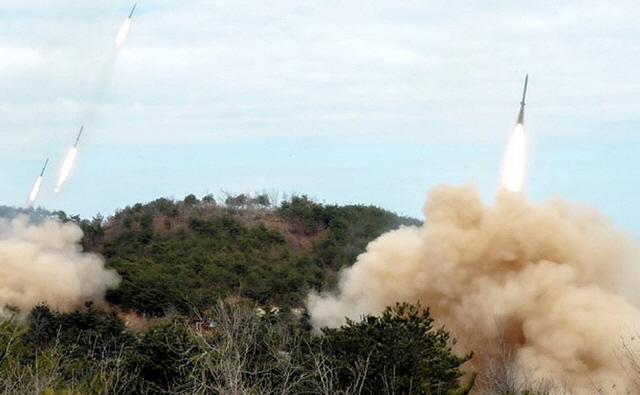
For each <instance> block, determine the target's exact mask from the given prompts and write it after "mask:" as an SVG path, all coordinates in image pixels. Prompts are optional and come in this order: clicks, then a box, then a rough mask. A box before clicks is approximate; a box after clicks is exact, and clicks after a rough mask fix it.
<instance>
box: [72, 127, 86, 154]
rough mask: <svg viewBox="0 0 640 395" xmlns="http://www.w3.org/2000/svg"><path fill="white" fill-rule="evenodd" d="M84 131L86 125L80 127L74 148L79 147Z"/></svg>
mask: <svg viewBox="0 0 640 395" xmlns="http://www.w3.org/2000/svg"><path fill="white" fill-rule="evenodd" d="M82 129H84V125H82V126H80V131H79V132H78V137H76V142H75V143H74V144H73V148H76V147H77V146H78V141H80V135H81V134H82Z"/></svg>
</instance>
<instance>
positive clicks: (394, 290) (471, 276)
mask: <svg viewBox="0 0 640 395" xmlns="http://www.w3.org/2000/svg"><path fill="white" fill-rule="evenodd" d="M423 211H424V214H425V217H426V221H425V224H424V226H423V227H420V228H416V227H404V228H400V229H398V230H395V231H392V232H389V233H386V234H384V235H382V236H380V237H379V238H378V239H377V240H374V241H373V242H371V243H370V244H369V246H368V247H367V250H366V252H365V253H363V254H361V255H360V256H359V257H358V259H357V262H356V263H355V264H354V265H353V266H352V267H350V268H348V269H346V270H344V271H343V272H342V273H341V279H340V282H339V287H338V290H337V292H336V293H335V294H323V295H318V294H310V295H309V297H308V301H307V304H308V308H309V311H310V314H311V318H312V322H313V324H314V325H315V326H316V327H321V326H331V327H336V326H339V325H341V324H343V323H344V317H349V318H351V319H358V318H360V317H361V316H362V315H363V314H377V313H379V312H381V311H382V310H383V309H384V307H385V306H388V305H392V304H393V303H395V302H403V301H406V302H411V303H415V302H416V301H420V302H421V304H422V305H423V306H428V307H430V308H431V312H432V315H433V316H434V318H435V319H436V320H437V321H438V322H440V323H442V324H444V325H445V326H446V327H447V329H449V330H451V331H452V332H453V334H454V336H455V337H456V338H457V339H458V340H459V343H458V346H459V347H460V350H461V351H462V350H464V351H467V350H475V351H476V352H477V353H476V357H475V358H474V360H475V363H476V368H477V369H479V370H480V372H481V373H482V371H483V368H484V367H486V366H487V362H488V361H491V359H492V358H496V357H498V355H497V353H498V352H499V349H500V342H501V341H504V342H505V346H506V349H507V350H508V352H509V353H510V355H512V356H513V359H514V363H515V364H516V365H517V367H518V368H520V370H521V371H527V372H532V373H531V374H532V375H533V376H532V377H530V378H534V379H539V380H542V379H544V380H553V381H554V382H555V383H556V384H566V385H568V386H569V387H572V388H573V390H572V391H573V392H572V393H576V394H583V393H592V392H593V390H594V388H595V387H596V386H602V388H611V387H610V386H611V385H613V384H614V383H615V385H616V388H617V389H618V390H619V391H621V392H620V393H626V392H625V391H626V390H631V389H632V388H635V387H633V385H634V383H633V380H632V379H631V378H630V377H629V375H628V372H627V371H625V367H623V365H625V363H626V362H625V361H624V360H623V359H621V358H620V352H619V351H620V349H621V347H622V342H623V341H624V342H626V344H630V342H631V334H636V333H640V332H639V330H640V311H639V310H638V309H637V308H636V307H635V306H634V303H633V298H632V297H631V296H630V295H631V293H630V292H625V291H627V290H628V289H630V288H631V287H629V286H630V285H633V284H634V283H635V284H636V285H637V279H638V277H637V276H635V277H634V276H633V273H634V272H635V271H633V270H630V268H633V267H634V265H637V264H638V263H639V262H640V259H638V258H639V257H640V247H639V245H638V243H637V242H636V241H635V239H634V238H633V237H632V236H631V235H630V234H629V233H627V232H625V231H623V230H620V229H617V228H616V227H615V226H614V225H613V224H612V223H611V221H609V220H608V219H606V218H605V217H603V216H602V215H601V214H599V213H598V212H597V210H595V209H592V208H588V207H584V206H580V205H574V204H569V203H567V202H566V201H564V200H563V199H560V198H554V199H551V200H549V201H546V202H544V203H542V204H540V205H535V204H533V203H531V202H529V201H528V200H527V199H526V197H525V196H524V195H523V194H513V193H502V194H499V195H498V196H497V199H496V203H495V205H493V206H486V205H484V204H483V202H482V200H481V198H480V196H479V193H478V192H477V190H476V188H475V187H474V186H471V185H467V186H462V187H452V186H439V187H436V188H434V189H433V190H432V191H431V193H430V195H429V197H428V200H427V202H426V204H425V206H424V210H423ZM625 295H626V297H625ZM635 390H637V388H636V389H635Z"/></svg>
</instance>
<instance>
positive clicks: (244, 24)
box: [0, 0, 640, 236]
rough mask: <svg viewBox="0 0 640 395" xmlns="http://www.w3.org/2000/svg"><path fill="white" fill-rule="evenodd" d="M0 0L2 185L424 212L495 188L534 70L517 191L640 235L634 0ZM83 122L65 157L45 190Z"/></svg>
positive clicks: (72, 207)
mask: <svg viewBox="0 0 640 395" xmlns="http://www.w3.org/2000/svg"><path fill="white" fill-rule="evenodd" d="M132 7H133V2H132V1H131V2H130V1H121V0H115V1H114V0H108V1H107V0H96V1H91V2H87V1H80V0H74V1H70V0H57V1H55V2H53V1H48V0H47V1H44V0H26V1H25V0H2V1H0V87H2V89H0V132H1V134H2V144H0V171H1V174H2V177H0V191H2V192H1V195H0V196H1V198H0V204H4V205H14V206H26V204H27V197H28V194H29V192H30V190H31V187H32V186H33V183H34V182H35V180H36V178H37V176H38V174H39V173H40V170H41V168H42V165H43V164H44V162H45V159H46V158H50V162H49V166H48V167H47V169H46V171H45V174H44V181H43V184H42V190H41V194H40V196H39V198H38V200H37V202H36V205H38V206H42V207H45V208H47V209H50V210H64V211H65V212H67V213H68V214H71V215H73V214H78V215H80V216H82V217H84V218H91V217H93V216H95V215H96V214H98V213H100V214H101V215H103V216H108V215H111V214H113V213H114V212H115V211H116V210H118V209H122V208H124V207H126V206H129V205H133V204H135V203H138V202H140V203H145V202H149V201H152V200H155V199H157V198H159V197H168V198H174V199H183V198H184V197H185V196H186V195H188V194H195V195H196V196H197V197H202V196H204V195H205V194H213V195H214V196H216V197H218V198H223V197H224V196H225V195H226V194H229V193H231V194H238V193H269V194H271V195H272V196H277V197H279V198H286V197H287V196H291V195H292V194H306V195H308V196H309V197H310V198H313V199H314V200H316V201H318V202H322V203H327V204H334V203H337V204H365V205H370V204H371V205H376V206H379V207H382V208H385V209H388V210H391V211H394V212H396V213H398V214H401V215H408V216H412V217H416V218H419V219H423V215H422V211H421V210H422V206H423V204H424V201H425V199H426V195H427V193H428V191H429V190H430V189H431V188H432V187H434V186H436V185H438V184H442V183H448V184H454V185H459V184H465V183H474V184H476V185H477V186H478V188H479V190H480V191H481V193H482V195H483V198H484V199H485V202H486V203H487V204H491V203H492V201H493V199H494V196H495V193H496V189H497V187H498V185H499V175H500V162H501V160H502V154H503V151H504V148H505V145H506V141H507V138H508V136H509V133H510V131H511V129H512V127H513V126H514V123H515V121H516V118H517V115H518V110H519V102H520V99H521V95H522V85H523V82H524V77H525V75H526V74H527V73H528V74H529V87H528V91H527V106H526V112H525V125H526V132H527V137H528V139H529V140H528V142H529V145H528V154H529V156H528V174H527V181H526V186H525V189H526V193H527V194H528V195H529V197H530V199H531V200H533V201H534V202H542V201H544V200H546V199H549V198H552V197H555V196H562V197H563V198H565V199H566V200H568V201H570V202H576V203H578V204H584V205H586V206H589V207H593V208H595V209H598V210H600V211H601V212H602V213H604V214H605V215H606V216H607V217H609V218H610V219H611V220H612V221H613V222H614V223H615V224H616V225H618V226H620V227H622V228H625V229H628V230H629V231H630V232H632V233H633V234H635V235H637V236H640V210H639V209H638V204H637V202H638V200H639V199H640V182H639V181H640V175H638V169H640V155H638V153H639V152H640V111H638V110H639V109H640V82H639V81H640V25H639V24H638V23H637V15H639V14H640V3H638V2H632V1H611V2H602V1H592V0H587V1H582V0H581V1H578V0H569V1H564V2H557V1H538V2H529V1H509V2H493V1H490V2H480V1H465V0H463V1H456V2H451V1H423V0H421V1H412V0H403V1H387V0H385V1H375V0H374V1H354V0H341V1H331V0H328V1H327V0H324V1H315V0H309V1H304V2H300V1H298V0H279V1H264V0H260V1H249V0H233V1H229V0H220V1H204V0H199V1H195V0H184V1H180V2H176V1H148V0H147V1H140V2H138V4H137V7H136V10H135V13H134V15H133V18H132V22H131V29H130V31H129V35H128V37H127V39H126V40H125V42H124V44H123V45H122V46H121V47H120V48H119V49H115V48H114V40H115V36H116V34H117V32H118V29H119V27H120V26H121V24H122V23H123V21H124V20H125V18H126V17H127V16H128V15H129V12H130V10H131V8H132ZM81 125H84V132H83V135H82V138H81V140H80V142H79V145H78V155H77V157H76V161H75V164H74V167H73V169H72V171H71V174H70V176H69V178H68V180H67V181H66V183H65V184H64V185H63V187H62V190H61V191H60V192H59V193H58V194H54V192H53V189H54V186H55V184H56V182H57V178H58V172H59V170H60V167H61V165H62V161H63V159H64V156H65V155H66V153H67V152H68V150H69V149H70V147H71V146H72V145H73V143H74V141H75V138H76V135H77V132H78V130H79V128H80V126H81Z"/></svg>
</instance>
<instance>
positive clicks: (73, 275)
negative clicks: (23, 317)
mask: <svg viewBox="0 0 640 395" xmlns="http://www.w3.org/2000/svg"><path fill="white" fill-rule="evenodd" d="M3 222H4V223H3V226H2V227H1V228H0V229H2V234H0V304H1V305H2V306H6V305H9V306H16V307H18V308H19V309H20V310H21V311H22V312H23V313H27V312H29V311H30V309H31V308H32V307H34V306H35V305H37V304H39V303H47V304H48V305H49V306H50V307H51V308H53V309H58V310H61V311H66V310H70V309H73V308H77V307H79V306H81V305H82V304H83V303H84V302H85V301H87V300H93V301H96V302H100V301H102V300H103V298H104V294H105V292H106V290H107V289H108V288H113V287H116V286H117V285H118V284H119V283H120V277H119V276H118V274H117V273H116V272H115V271H113V270H109V269H105V267H104V262H103V260H102V258H100V257H99V256H98V255H96V254H92V253H84V252H82V248H81V247H80V245H79V242H80V239H81V238H82V230H81V229H80V227H79V226H78V225H76V224H74V223H72V222H66V223H61V222H60V221H57V220H53V219H46V220H44V221H42V222H41V223H39V224H31V223H29V221H28V218H27V217H26V216H24V215H20V216H18V217H16V218H14V219H13V220H10V221H9V220H3Z"/></svg>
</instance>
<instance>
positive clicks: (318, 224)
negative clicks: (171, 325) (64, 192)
mask: <svg viewBox="0 0 640 395" xmlns="http://www.w3.org/2000/svg"><path fill="white" fill-rule="evenodd" d="M73 220H75V221H77V222H79V224H80V226H81V227H82V228H83V230H84V234H85V236H84V239H83V244H84V248H85V250H87V251H92V252H97V253H100V254H102V255H103V256H104V258H105V260H106V264H107V266H108V267H111V268H113V269H115V270H116V271H117V272H118V273H119V274H120V276H121V277H122V283H121V284H120V286H119V287H118V288H117V289H114V290H111V291H109V293H108V294H107V300H108V301H109V302H110V303H112V304H113V305H117V306H120V308H122V309H124V310H131V311H137V312H140V313H145V314H147V315H154V316H160V315H164V314H166V313H167V312H169V311H177V312H179V313H181V314H186V315H191V314H194V313H197V312H199V311H203V310H206V309H207V308H208V307H209V306H211V305H213V304H214V303H215V302H216V301H217V300H219V299H220V298H225V297H228V296H233V297H242V298H248V299H252V300H255V301H257V302H258V303H261V304H271V305H278V306H281V305H285V306H299V305H301V304H302V301H303V300H304V297H305V295H306V294H307V292H308V291H309V290H310V289H316V290H322V289H327V288H329V287H331V286H333V285H334V284H335V281H336V278H337V273H338V271H339V269H340V268H342V267H343V266H345V265H348V264H351V263H353V262H354V261H355V259H356V257H357V255H358V254H360V253H361V252H363V251H364V250H365V248H366V245H367V243H368V242H370V241H371V240H373V239H374V238H376V237H377V236H379V235H381V234H382V233H384V232H386V231H388V230H391V229H395V228H398V227H400V226H401V225H419V224H420V221H418V220H416V219H412V218H407V217H400V216H398V215H396V214H394V213H391V212H389V211H386V210H383V209H381V208H378V207H373V206H363V205H348V206H337V205H324V204H320V203H316V202H314V201H312V200H310V199H309V198H307V197H306V196H294V197H292V198H290V199H288V200H285V201H283V202H281V203H279V204H278V205H274V204H272V203H271V201H270V198H269V196H267V195H257V196H248V195H244V194H241V195H237V196H227V197H226V199H224V201H223V202H216V201H215V199H214V198H213V197H212V196H205V197H204V198H202V199H201V200H199V199H197V198H196V197H195V196H194V195H189V196H187V197H186V198H185V199H184V200H182V201H176V200H170V199H165V198H161V199H157V200H155V201H152V202H150V203H146V204H135V205H133V206H130V207H126V208H124V209H122V210H118V211H117V212H116V213H115V214H114V215H113V216H110V217H108V218H102V217H100V216H98V217H96V218H93V219H92V220H81V219H79V218H77V217H74V218H73Z"/></svg>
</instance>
